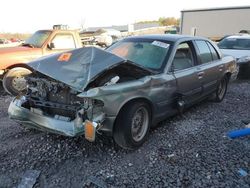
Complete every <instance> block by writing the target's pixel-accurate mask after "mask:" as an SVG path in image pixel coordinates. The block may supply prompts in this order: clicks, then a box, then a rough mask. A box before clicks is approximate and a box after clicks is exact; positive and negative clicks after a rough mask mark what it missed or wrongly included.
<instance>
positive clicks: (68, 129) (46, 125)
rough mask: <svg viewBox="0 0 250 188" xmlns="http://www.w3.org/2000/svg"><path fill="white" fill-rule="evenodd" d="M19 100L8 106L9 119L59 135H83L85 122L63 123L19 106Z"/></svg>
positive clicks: (20, 101) (20, 103)
mask: <svg viewBox="0 0 250 188" xmlns="http://www.w3.org/2000/svg"><path fill="white" fill-rule="evenodd" d="M21 105H22V100H21V99H17V98H16V99H14V100H13V101H12V102H11V103H10V106H9V109H8V114H9V117H10V118H11V119H13V120H15V121H16V122H18V123H20V124H21V125H23V126H25V127H29V128H35V129H39V130H43V131H48V132H52V133H56V134H60V135H65V136H70V137H74V136H77V135H82V134H84V127H85V126H84V125H85V122H78V121H75V120H73V121H64V120H61V119H56V118H53V117H48V116H45V115H43V114H38V113H35V112H32V111H31V110H29V109H26V108H24V107H22V106H21Z"/></svg>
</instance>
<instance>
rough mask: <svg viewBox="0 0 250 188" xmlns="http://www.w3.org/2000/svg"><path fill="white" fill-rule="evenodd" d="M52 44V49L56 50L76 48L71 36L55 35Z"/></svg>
mask: <svg viewBox="0 0 250 188" xmlns="http://www.w3.org/2000/svg"><path fill="white" fill-rule="evenodd" d="M52 43H54V45H55V48H54V49H56V50H61V49H62V50H63V49H74V48H76V46H75V41H74V38H73V36H72V35H71V34H57V35H56V36H55V38H54V39H53V40H52Z"/></svg>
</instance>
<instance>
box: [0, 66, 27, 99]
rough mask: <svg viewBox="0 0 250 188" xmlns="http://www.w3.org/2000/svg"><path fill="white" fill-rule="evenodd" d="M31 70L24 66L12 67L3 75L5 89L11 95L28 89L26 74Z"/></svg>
mask: <svg viewBox="0 0 250 188" xmlns="http://www.w3.org/2000/svg"><path fill="white" fill-rule="evenodd" d="M30 73H31V71H30V70H29V69H26V68H23V67H16V68H13V69H10V70H9V71H8V72H7V73H6V74H5V75H4V77H3V87H4V89H5V91H6V92H7V93H9V94H11V95H14V96H17V95H18V94H20V93H21V92H24V91H25V90H26V86H27V83H26V80H25V76H27V75H29V74H30Z"/></svg>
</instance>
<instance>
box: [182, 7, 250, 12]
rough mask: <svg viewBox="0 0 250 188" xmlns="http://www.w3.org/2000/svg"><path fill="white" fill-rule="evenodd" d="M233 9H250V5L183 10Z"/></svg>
mask: <svg viewBox="0 0 250 188" xmlns="http://www.w3.org/2000/svg"><path fill="white" fill-rule="evenodd" d="M233 9H250V6H234V7H212V8H201V9H189V10H182V11H181V12H200V11H214V10H233Z"/></svg>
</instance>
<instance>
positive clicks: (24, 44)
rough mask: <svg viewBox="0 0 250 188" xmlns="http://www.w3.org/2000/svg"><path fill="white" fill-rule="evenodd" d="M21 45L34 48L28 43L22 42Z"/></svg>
mask: <svg viewBox="0 0 250 188" xmlns="http://www.w3.org/2000/svg"><path fill="white" fill-rule="evenodd" d="M22 46H28V47H31V48H34V46H33V45H32V44H29V43H23V44H22Z"/></svg>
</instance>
